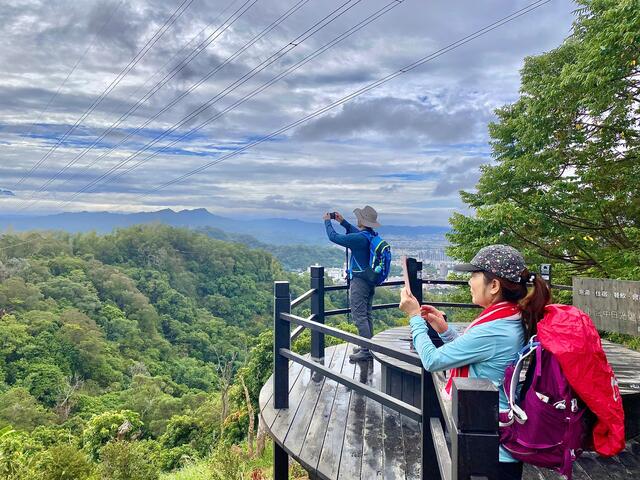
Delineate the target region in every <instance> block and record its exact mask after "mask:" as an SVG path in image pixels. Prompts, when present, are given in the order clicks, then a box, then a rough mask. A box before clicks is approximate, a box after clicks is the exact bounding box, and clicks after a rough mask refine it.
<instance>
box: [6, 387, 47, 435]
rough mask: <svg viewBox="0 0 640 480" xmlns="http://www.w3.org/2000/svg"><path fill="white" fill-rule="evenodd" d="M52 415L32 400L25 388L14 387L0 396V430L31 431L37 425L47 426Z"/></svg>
mask: <svg viewBox="0 0 640 480" xmlns="http://www.w3.org/2000/svg"><path fill="white" fill-rule="evenodd" d="M54 417H55V416H54V415H53V414H52V413H51V412H48V411H47V410H46V409H45V408H44V407H43V406H42V405H40V404H39V403H38V401H37V400H36V399H35V398H33V396H32V395H31V394H30V393H29V391H28V390H27V389H26V388H23V387H15V388H11V389H9V390H7V391H6V392H4V393H2V394H0V428H3V427H5V426H8V425H10V426H12V427H13V428H15V429H16V430H26V431H31V430H33V429H34V428H35V427H37V426H38V425H49V424H51V423H52V422H53V420H54Z"/></svg>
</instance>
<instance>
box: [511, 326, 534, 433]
mask: <svg viewBox="0 0 640 480" xmlns="http://www.w3.org/2000/svg"><path fill="white" fill-rule="evenodd" d="M541 348H542V347H541V346H540V342H536V341H535V335H534V336H533V337H531V340H529V343H527V344H526V345H525V346H524V347H523V348H522V350H520V351H519V352H518V360H517V362H516V366H515V368H514V369H513V374H512V376H511V382H510V385H509V391H508V392H506V391H505V393H506V394H507V401H508V402H509V417H510V418H515V420H516V421H517V422H519V423H524V422H526V421H527V418H528V417H527V414H526V413H525V412H524V410H522V408H520V407H519V406H518V405H517V404H516V397H517V394H518V393H517V389H518V384H519V382H520V372H521V371H522V367H523V366H524V361H525V360H526V359H527V357H528V356H529V355H531V354H532V353H534V352H535V353H536V355H537V361H536V376H540V375H541V373H542V367H541V364H542V362H541V361H540V349H541Z"/></svg>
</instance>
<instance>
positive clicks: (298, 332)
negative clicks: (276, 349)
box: [290, 325, 307, 342]
mask: <svg viewBox="0 0 640 480" xmlns="http://www.w3.org/2000/svg"><path fill="white" fill-rule="evenodd" d="M306 329H307V327H303V326H302V325H299V326H298V327H297V328H296V329H295V330H294V331H293V332H291V337H290V338H291V341H292V342H295V341H296V340H297V339H298V337H299V336H300V335H301V334H302V332H304V331H305V330H306Z"/></svg>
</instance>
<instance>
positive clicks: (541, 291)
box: [518, 270, 551, 340]
mask: <svg viewBox="0 0 640 480" xmlns="http://www.w3.org/2000/svg"><path fill="white" fill-rule="evenodd" d="M522 277H523V283H525V284H526V282H531V283H532V284H533V288H532V289H531V290H529V292H528V293H527V295H526V296H525V297H524V298H523V299H522V300H520V301H519V302H518V305H520V308H521V309H522V325H523V326H524V331H525V337H526V338H527V340H529V338H531V337H532V336H533V335H535V334H536V332H537V331H538V322H539V321H540V320H542V317H543V316H544V308H545V307H546V306H547V305H549V303H551V290H550V289H549V285H547V282H545V281H544V280H543V279H542V277H540V275H537V274H535V273H534V274H531V275H530V274H529V271H528V270H525V271H524V272H522Z"/></svg>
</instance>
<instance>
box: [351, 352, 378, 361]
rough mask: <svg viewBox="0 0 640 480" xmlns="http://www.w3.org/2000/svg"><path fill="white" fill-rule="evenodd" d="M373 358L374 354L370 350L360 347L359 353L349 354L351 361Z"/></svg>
mask: <svg viewBox="0 0 640 480" xmlns="http://www.w3.org/2000/svg"><path fill="white" fill-rule="evenodd" d="M371 358H373V355H371V352H370V351H369V350H362V349H360V351H359V352H358V353H354V354H353V355H349V361H350V362H351V363H356V362H366V361H367V360H369V359H371Z"/></svg>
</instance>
